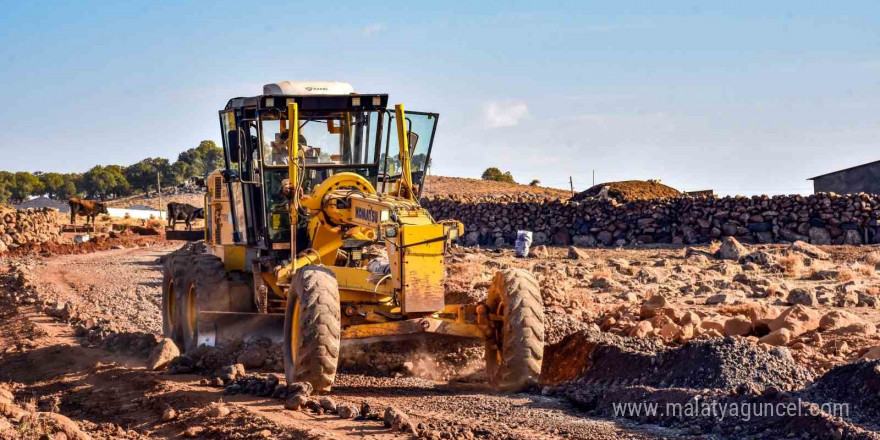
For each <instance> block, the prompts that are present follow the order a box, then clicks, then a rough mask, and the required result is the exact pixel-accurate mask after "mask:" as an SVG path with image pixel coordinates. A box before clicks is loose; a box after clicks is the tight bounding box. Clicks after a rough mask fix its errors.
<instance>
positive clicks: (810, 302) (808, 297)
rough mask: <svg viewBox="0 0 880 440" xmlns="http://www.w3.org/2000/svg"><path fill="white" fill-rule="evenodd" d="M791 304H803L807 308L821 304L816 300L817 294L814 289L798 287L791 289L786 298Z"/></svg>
mask: <svg viewBox="0 0 880 440" xmlns="http://www.w3.org/2000/svg"><path fill="white" fill-rule="evenodd" d="M786 301H788V303H789V304H802V305H805V306H816V305H818V304H819V302H818V301H817V300H816V292H814V291H813V289H812V288H808V287H807V288H804V287H798V288H796V289H791V292H788V298H786Z"/></svg>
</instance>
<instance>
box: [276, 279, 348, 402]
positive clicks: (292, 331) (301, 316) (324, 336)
mask: <svg viewBox="0 0 880 440" xmlns="http://www.w3.org/2000/svg"><path fill="white" fill-rule="evenodd" d="M341 333H342V328H341V313H340V307H339V285H338V284H337V282H336V277H335V276H334V275H333V272H332V271H330V270H329V269H327V268H324V267H319V266H306V267H304V268H302V269H300V270H299V271H297V274H296V276H295V277H294V280H293V282H292V283H291V286H290V294H289V295H288V299H287V310H286V312H285V314H284V375H285V377H286V378H287V383H288V384H290V383H294V382H308V383H310V384H312V387H313V388H314V389H315V391H324V392H326V391H330V387H331V386H332V385H333V381H334V380H335V379H336V365H337V363H338V361H339V343H340V336H341Z"/></svg>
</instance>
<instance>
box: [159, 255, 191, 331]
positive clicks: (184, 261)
mask: <svg viewBox="0 0 880 440" xmlns="http://www.w3.org/2000/svg"><path fill="white" fill-rule="evenodd" d="M192 256H193V253H192V252H191V251H189V250H185V249H181V250H178V251H175V252H174V253H172V254H170V255H168V256H167V257H166V258H165V260H164V266H163V268H162V269H163V270H162V272H163V274H162V333H163V335H164V336H165V337H166V338H171V340H172V341H174V343H175V344H177V346H178V347H180V346H182V344H183V333H182V328H181V327H182V320H181V319H180V313H179V311H180V304H179V302H180V298H181V296H182V291H183V289H184V288H185V287H186V285H187V281H186V275H187V271H188V270H189V261H190V259H192Z"/></svg>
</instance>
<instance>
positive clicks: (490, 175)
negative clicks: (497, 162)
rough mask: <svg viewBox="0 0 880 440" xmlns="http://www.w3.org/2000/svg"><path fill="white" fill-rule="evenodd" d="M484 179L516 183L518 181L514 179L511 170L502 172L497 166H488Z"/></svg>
mask: <svg viewBox="0 0 880 440" xmlns="http://www.w3.org/2000/svg"><path fill="white" fill-rule="evenodd" d="M482 179H483V180H494V181H496V182H506V183H516V181H514V180H513V176H512V175H511V174H510V171H507V172H504V173H502V172H501V170H499V169H498V168H495V167H491V168H486V171H483V176H482Z"/></svg>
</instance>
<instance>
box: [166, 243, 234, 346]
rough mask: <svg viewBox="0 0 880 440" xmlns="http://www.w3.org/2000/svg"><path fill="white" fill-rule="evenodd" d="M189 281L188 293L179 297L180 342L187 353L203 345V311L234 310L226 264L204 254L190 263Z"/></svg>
mask: <svg viewBox="0 0 880 440" xmlns="http://www.w3.org/2000/svg"><path fill="white" fill-rule="evenodd" d="M188 263H189V282H184V285H185V286H186V287H185V289H186V290H182V289H181V290H179V291H178V296H177V318H176V319H177V320H178V321H180V339H181V342H182V343H183V346H182V347H183V350H182V351H183V352H186V351H189V350H192V349H194V348H196V347H198V345H199V311H200V310H209V311H230V308H229V302H230V291H229V283H228V281H227V279H226V270H225V269H224V266H223V261H221V260H220V259H219V258H217V257H215V256H213V255H209V254H201V255H196V256H194V257H193V258H192V259H191V260H190V261H189V262H188Z"/></svg>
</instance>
